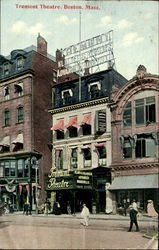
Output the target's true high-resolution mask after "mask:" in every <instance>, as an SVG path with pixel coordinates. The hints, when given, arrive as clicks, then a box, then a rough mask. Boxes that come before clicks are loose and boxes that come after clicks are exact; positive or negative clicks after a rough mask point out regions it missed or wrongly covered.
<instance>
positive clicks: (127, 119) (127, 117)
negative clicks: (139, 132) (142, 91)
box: [123, 102, 132, 127]
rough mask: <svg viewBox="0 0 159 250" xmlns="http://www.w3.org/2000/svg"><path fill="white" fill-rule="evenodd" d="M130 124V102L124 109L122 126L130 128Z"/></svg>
mask: <svg viewBox="0 0 159 250" xmlns="http://www.w3.org/2000/svg"><path fill="white" fill-rule="evenodd" d="M131 124H132V109H131V102H128V103H127V105H126V107H125V108H124V113H123V125H124V127H128V126H131Z"/></svg>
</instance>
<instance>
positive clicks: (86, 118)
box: [80, 114, 91, 126]
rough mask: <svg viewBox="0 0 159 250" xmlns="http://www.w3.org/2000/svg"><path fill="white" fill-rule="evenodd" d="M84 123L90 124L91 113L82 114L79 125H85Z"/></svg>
mask: <svg viewBox="0 0 159 250" xmlns="http://www.w3.org/2000/svg"><path fill="white" fill-rule="evenodd" d="M85 124H88V125H90V124H91V114H85V115H84V116H83V121H82V122H81V124H80V125H81V126H82V125H85Z"/></svg>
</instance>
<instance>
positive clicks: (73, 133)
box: [66, 116, 78, 138]
mask: <svg viewBox="0 0 159 250" xmlns="http://www.w3.org/2000/svg"><path fill="white" fill-rule="evenodd" d="M66 127H67V129H68V131H69V137H70V138H71V137H77V135H78V132H77V116H72V117H70V118H69V123H68V124H67V126H66Z"/></svg>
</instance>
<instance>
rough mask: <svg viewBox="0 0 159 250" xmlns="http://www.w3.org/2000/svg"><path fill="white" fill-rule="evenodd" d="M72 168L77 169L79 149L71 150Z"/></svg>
mask: <svg viewBox="0 0 159 250" xmlns="http://www.w3.org/2000/svg"><path fill="white" fill-rule="evenodd" d="M70 167H71V168H77V148H72V150H71V162H70Z"/></svg>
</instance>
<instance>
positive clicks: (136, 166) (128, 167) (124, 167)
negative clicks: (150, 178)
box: [112, 162, 159, 171]
mask: <svg viewBox="0 0 159 250" xmlns="http://www.w3.org/2000/svg"><path fill="white" fill-rule="evenodd" d="M112 168H113V170H115V171H118V170H134V169H148V168H159V163H154V162H153V163H143V164H127V165H120V166H119V165H116V166H115V165H112Z"/></svg>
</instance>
